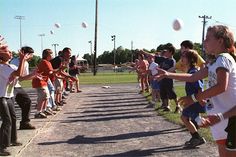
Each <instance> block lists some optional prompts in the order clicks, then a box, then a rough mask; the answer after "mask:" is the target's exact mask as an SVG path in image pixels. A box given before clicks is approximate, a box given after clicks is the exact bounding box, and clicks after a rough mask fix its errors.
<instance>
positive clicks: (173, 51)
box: [166, 44, 175, 55]
mask: <svg viewBox="0 0 236 157" xmlns="http://www.w3.org/2000/svg"><path fill="white" fill-rule="evenodd" d="M166 50H168V51H169V52H171V53H172V55H174V53H175V47H174V46H173V45H172V44H171V45H168V46H167V47H166Z"/></svg>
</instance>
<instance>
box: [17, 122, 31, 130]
mask: <svg viewBox="0 0 236 157" xmlns="http://www.w3.org/2000/svg"><path fill="white" fill-rule="evenodd" d="M19 129H20V130H33V129H35V126H33V125H31V124H30V123H21V124H20V128H19Z"/></svg>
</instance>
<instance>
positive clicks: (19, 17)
mask: <svg viewBox="0 0 236 157" xmlns="http://www.w3.org/2000/svg"><path fill="white" fill-rule="evenodd" d="M15 19H17V20H19V21H20V48H21V47H22V32H21V20H24V19H25V17H24V16H19V15H18V16H15Z"/></svg>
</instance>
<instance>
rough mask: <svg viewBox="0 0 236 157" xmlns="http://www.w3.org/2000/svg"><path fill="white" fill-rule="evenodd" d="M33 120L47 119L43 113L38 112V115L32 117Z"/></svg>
mask: <svg viewBox="0 0 236 157" xmlns="http://www.w3.org/2000/svg"><path fill="white" fill-rule="evenodd" d="M34 118H47V116H46V115H45V114H44V113H42V112H39V113H38V114H35V115H34Z"/></svg>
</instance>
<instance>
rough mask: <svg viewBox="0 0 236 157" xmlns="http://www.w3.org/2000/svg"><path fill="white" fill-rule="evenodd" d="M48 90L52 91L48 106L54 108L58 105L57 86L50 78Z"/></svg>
mask: <svg viewBox="0 0 236 157" xmlns="http://www.w3.org/2000/svg"><path fill="white" fill-rule="evenodd" d="M48 90H49V93H50V98H49V100H48V106H47V107H49V108H52V107H54V106H55V105H56V104H55V100H54V95H55V88H54V86H53V84H52V82H51V80H50V79H48Z"/></svg>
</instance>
